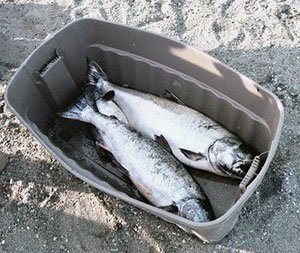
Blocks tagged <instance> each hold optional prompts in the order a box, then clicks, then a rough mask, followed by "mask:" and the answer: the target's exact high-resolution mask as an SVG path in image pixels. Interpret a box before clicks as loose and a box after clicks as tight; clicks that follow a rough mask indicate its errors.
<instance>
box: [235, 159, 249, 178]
mask: <svg viewBox="0 0 300 253" xmlns="http://www.w3.org/2000/svg"><path fill="white" fill-rule="evenodd" d="M252 161H253V160H252V159H247V160H243V161H238V162H236V163H234V164H233V166H232V170H230V172H231V173H232V174H237V176H239V177H240V178H243V177H244V176H245V175H246V174H247V172H248V170H249V168H250V166H251V164H252Z"/></svg>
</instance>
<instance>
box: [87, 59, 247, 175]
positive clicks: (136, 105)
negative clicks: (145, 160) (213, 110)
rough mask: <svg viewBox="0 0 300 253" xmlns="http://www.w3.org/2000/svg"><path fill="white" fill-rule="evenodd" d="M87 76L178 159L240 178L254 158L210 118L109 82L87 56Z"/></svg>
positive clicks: (133, 123) (135, 125) (137, 126)
mask: <svg viewBox="0 0 300 253" xmlns="http://www.w3.org/2000/svg"><path fill="white" fill-rule="evenodd" d="M88 77H89V78H90V79H91V80H93V81H92V82H91V85H93V86H96V87H97V88H98V91H99V92H100V93H102V95H103V97H104V98H105V99H106V100H111V101H113V102H115V103H116V104H117V105H118V107H119V108H120V109H121V110H122V112H123V113H124V115H125V116H126V119H127V120H128V123H129V124H130V125H131V126H132V127H133V128H134V129H136V130H137V131H139V132H141V133H143V134H144V135H146V136H148V137H150V138H151V139H153V140H156V141H157V142H159V143H160V144H161V145H162V146H164V147H165V148H166V149H167V150H169V151H170V152H171V153H172V154H173V155H174V156H175V157H176V158H177V159H178V160H179V161H180V162H182V163H183V164H185V165H187V166H190V167H192V168H196V169H201V170H205V171H209V172H212V173H215V174H217V175H220V176H225V177H230V178H235V179H242V178H244V176H245V175H246V173H247V171H248V169H249V168H250V165H251V163H252V160H253V155H252V153H251V151H250V149H249V147H248V146H247V145H246V144H245V143H244V142H243V141H242V140H241V139H240V138H239V137H238V136H236V135H235V134H233V133H231V132H230V131H228V130H227V129H225V128H224V127H222V126H221V125H220V124H218V123H216V122H215V121H214V120H212V119H211V118H209V117H207V116H205V115H204V114H202V113H201V112H198V111H196V110H194V109H192V108H189V107H187V106H185V105H182V104H178V103H175V102H173V101H170V100H168V99H165V98H162V97H158V96H156V95H153V94H149V93H144V92H141V91H138V90H134V89H130V88H126V87H121V86H119V85H116V84H114V83H112V82H110V81H109V79H108V77H107V75H106V73H105V72H104V70H103V69H102V68H101V67H100V66H99V64H97V63H96V62H95V61H93V60H92V59H88Z"/></svg>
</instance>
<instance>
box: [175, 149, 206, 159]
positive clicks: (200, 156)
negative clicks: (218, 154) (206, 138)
mask: <svg viewBox="0 0 300 253" xmlns="http://www.w3.org/2000/svg"><path fill="white" fill-rule="evenodd" d="M180 151H181V153H182V154H184V155H185V157H186V158H188V159H190V160H192V161H194V162H196V161H198V160H203V159H205V156H204V155H203V154H201V153H195V152H193V151H190V150H186V149H183V148H181V149H180Z"/></svg>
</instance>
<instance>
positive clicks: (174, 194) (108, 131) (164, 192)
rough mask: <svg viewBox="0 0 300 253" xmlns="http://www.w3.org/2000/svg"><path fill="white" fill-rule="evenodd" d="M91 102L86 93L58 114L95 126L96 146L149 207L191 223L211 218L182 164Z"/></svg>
mask: <svg viewBox="0 0 300 253" xmlns="http://www.w3.org/2000/svg"><path fill="white" fill-rule="evenodd" d="M93 99H94V98H93V94H91V91H88V90H87V91H85V92H84V94H83V95H81V96H80V97H79V98H78V99H77V100H76V101H75V103H73V104H71V105H70V106H68V107H67V108H65V109H64V110H62V111H60V112H58V113H57V114H58V115H59V116H61V117H64V118H68V119H73V120H79V121H83V122H86V123H90V124H92V125H93V126H95V127H96V128H97V130H98V131H99V133H100V135H101V143H99V145H100V146H101V147H102V148H103V149H105V150H107V151H109V152H110V153H111V154H112V155H113V156H114V158H115V159H116V160H117V161H118V162H119V163H120V165H121V166H122V168H124V170H126V172H127V174H128V177H129V178H130V180H131V181H132V183H133V184H134V185H135V186H136V188H137V189H138V190H139V192H140V193H141V194H142V195H143V196H144V197H145V198H146V199H147V200H148V201H149V202H150V203H151V204H153V205H154V206H156V207H159V208H162V209H164V210H166V211H171V212H174V213H177V214H178V215H179V216H181V217H184V218H187V219H189V220H192V221H194V222H209V221H211V220H212V219H214V217H215V216H214V212H213V210H212V207H211V204H210V201H209V199H208V197H207V195H206V194H205V192H204V191H203V189H202V188H201V186H200V185H199V184H198V183H197V182H196V181H195V180H194V178H193V177H192V176H191V175H190V174H189V172H188V171H187V170H186V169H185V168H184V166H183V165H182V163H180V162H179V161H178V160H177V159H176V158H175V157H174V156H172V155H171V154H170V153H169V152H167V151H166V150H165V149H164V148H163V147H161V145H160V144H159V143H157V142H155V141H154V140H152V139H151V138H149V137H147V136H145V135H143V134H142V133H140V132H138V131H137V130H135V129H134V128H132V127H131V126H129V125H128V124H126V123H124V122H122V121H120V120H119V119H117V118H116V117H114V116H107V115H104V114H101V113H99V112H97V108H95V103H94V102H95V101H93ZM97 105H98V104H97Z"/></svg>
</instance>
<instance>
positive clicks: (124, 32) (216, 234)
mask: <svg viewBox="0 0 300 253" xmlns="http://www.w3.org/2000/svg"><path fill="white" fill-rule="evenodd" d="M87 56H88V57H90V58H92V59H94V60H95V61H96V62H98V63H99V64H100V65H101V66H102V67H103V69H104V70H105V71H106V73H107V74H108V76H109V78H110V80H111V81H112V82H114V83H117V84H124V83H126V84H128V85H129V86H130V87H131V88H134V89H138V90H141V91H145V92H149V93H153V94H157V95H160V94H162V93H163V91H164V90H165V89H168V90H170V91H172V92H173V93H175V94H176V95H177V96H178V97H180V99H181V100H182V101H183V102H185V103H186V104H187V105H188V106H190V107H192V108H194V109H196V110H198V111H200V112H202V113H204V114H206V115H207V116H209V117H211V118H212V119H214V120H215V121H217V122H219V123H220V124H222V125H223V126H225V127H226V128H227V129H229V130H230V131H232V132H234V133H236V134H237V135H238V136H240V137H241V138H242V139H243V140H244V141H245V142H246V143H248V144H249V145H250V146H251V147H253V148H254V149H255V150H256V152H257V153H262V152H265V151H267V152H268V153H265V159H261V160H262V161H261V162H260V164H258V163H257V162H258V161H257V160H255V162H254V163H255V164H254V165H255V166H253V168H252V172H251V173H250V172H249V173H250V174H249V173H248V174H247V175H246V177H245V179H244V180H243V182H242V183H241V182H239V181H237V180H233V179H229V178H222V177H218V176H215V175H212V174H210V173H206V172H202V171H197V170H192V169H191V170H190V171H191V173H192V174H193V176H194V177H195V178H196V180H197V181H198V182H199V183H200V184H201V186H202V187H203V188H204V190H205V191H206V193H207V195H208V197H209V199H210V201H211V203H212V206H213V208H214V210H215V213H216V216H217V219H216V220H213V221H211V222H207V223H194V222H192V221H189V220H187V219H184V218H182V217H179V216H177V215H175V214H172V213H169V212H166V211H164V210H161V209H159V208H157V207H154V206H152V205H150V204H148V203H146V202H145V201H143V200H142V199H141V198H139V197H138V193H137V192H136V191H135V190H131V189H130V187H129V188H127V187H126V182H125V181H126V180H125V181H124V180H123V179H122V180H119V178H120V177H118V175H117V176H116V175H112V174H110V173H109V172H107V173H106V171H107V170H106V169H103V166H104V167H105V164H104V163H102V164H101V163H100V166H99V163H97V162H94V160H93V155H91V154H84V155H83V156H82V152H83V153H84V151H82V150H81V151H82V152H81V151H80V150H79V151H78V150H77V151H78V154H75V153H76V152H75V151H74V152H73V151H72V146H69V147H66V146H64V145H65V144H66V143H60V142H57V141H55V140H54V139H53V138H52V137H53V136H52V135H53V133H54V132H56V131H57V127H58V126H59V124H56V121H57V117H56V115H55V112H56V111H57V110H59V109H61V108H63V107H64V106H65V105H67V104H68V103H69V102H70V101H72V100H73V99H75V98H76V96H77V95H78V94H79V93H80V91H81V85H83V84H84V82H85V79H86V69H87V63H86V57H87ZM5 100H6V103H7V104H8V106H9V107H10V109H11V110H12V111H13V112H14V113H15V114H16V115H17V117H18V118H19V119H20V120H21V121H22V122H23V123H24V125H25V126H26V127H27V128H28V129H29V131H30V132H31V133H32V134H33V135H34V136H35V138H36V139H37V140H39V141H40V142H41V143H42V144H43V145H44V146H45V148H46V149H47V150H48V151H49V152H50V153H51V154H52V155H53V156H54V157H55V158H56V159H57V160H58V161H59V162H60V163H62V165H63V166H64V167H65V168H66V169H68V170H69V171H70V172H71V173H73V174H74V175H75V176H77V177H78V178H80V179H82V180H84V181H86V182H87V183H89V184H91V185H92V186H94V187H96V188H98V189H99V190H102V191H104V192H106V193H108V194H111V195H113V196H116V197H118V198H120V199H122V200H124V201H126V202H128V203H131V204H133V205H135V206H137V207H139V208H141V209H143V210H145V211H147V212H150V213H152V214H154V215H157V216H159V217H161V218H162V219H164V220H166V221H168V222H171V223H175V224H177V225H178V226H180V227H181V228H182V229H184V230H185V231H187V232H190V233H194V234H196V235H197V236H198V237H200V238H201V239H202V240H204V241H218V240H221V239H222V238H223V237H224V236H225V235H227V234H228V233H229V231H230V230H231V229H232V228H233V226H234V224H235V222H236V221H237V219H238V215H239V212H240V210H241V208H242V206H243V204H244V203H245V202H246V201H247V200H248V199H249V197H250V196H251V195H252V194H253V192H254V190H255V189H256V188H257V186H258V185H259V184H260V183H261V181H262V179H263V177H264V175H265V173H266V171H267V169H268V167H269V164H270V162H271V160H272V158H273V156H274V153H275V150H276V148H277V145H278V140H279V136H280V131H281V127H282V123H283V107H282V104H281V102H280V101H279V99H278V98H277V97H276V96H275V95H273V94H272V93H271V92H269V91H268V90H266V89H265V88H263V87H261V86H260V85H258V84H257V83H255V82H254V81H252V80H250V79H249V78H247V77H245V76H243V75H242V74H240V73H238V72H237V71H235V70H233V69H231V68H230V67H228V66H226V65H224V64H222V63H221V62H219V61H218V60H216V59H214V58H213V57H211V56H209V55H207V54H205V53H202V52H200V51H198V50H195V49H193V48H191V47H189V46H186V45H184V44H182V43H180V42H177V41H174V40H172V39H169V38H166V37H164V36H160V35H157V34H154V33H151V32H146V31H142V30H139V29H135V28H131V27H127V26H124V25H119V24H113V23H109V22H105V21H100V20H96V19H80V20H77V21H75V22H73V23H71V24H69V25H67V26H65V27H64V28H63V29H61V30H60V31H58V32H57V33H56V34H55V35H53V36H52V37H51V38H50V39H48V40H47V41H46V42H44V43H43V44H42V45H41V46H40V47H38V48H37V49H36V50H35V51H34V52H33V53H32V54H31V55H30V56H29V57H28V58H27V59H26V60H25V62H24V63H23V64H22V65H21V67H20V68H19V69H18V71H17V73H16V74H15V75H14V77H13V78H12V80H11V81H10V83H9V85H8V87H7V90H6V93H5ZM57 122H59V121H57ZM75 132H76V131H75ZM75 132H74V133H75ZM71 137H72V136H71ZM68 138H70V136H69V137H68ZM68 138H65V139H64V140H66V142H68ZM68 144H69V143H68ZM80 155H81V158H82V157H84V158H83V159H77V158H78V157H79V156H80ZM91 168H92V169H91ZM253 170H257V171H256V174H255V173H254V171H253ZM135 196H136V197H135Z"/></svg>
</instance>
